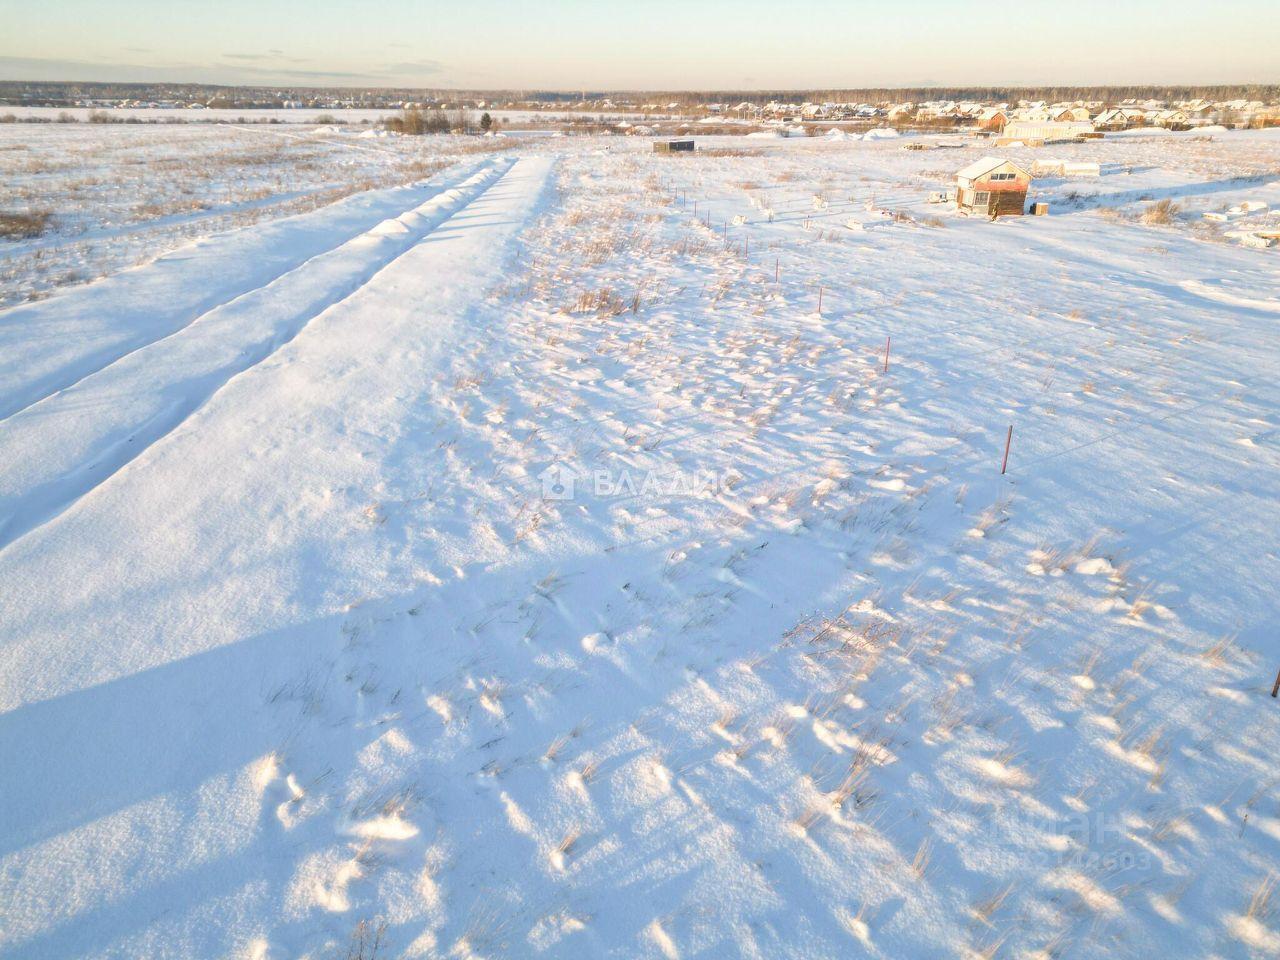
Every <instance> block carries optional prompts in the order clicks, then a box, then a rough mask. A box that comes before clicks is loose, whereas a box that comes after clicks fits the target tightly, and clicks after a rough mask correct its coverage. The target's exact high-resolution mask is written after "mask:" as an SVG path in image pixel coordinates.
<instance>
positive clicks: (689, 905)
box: [0, 128, 1280, 960]
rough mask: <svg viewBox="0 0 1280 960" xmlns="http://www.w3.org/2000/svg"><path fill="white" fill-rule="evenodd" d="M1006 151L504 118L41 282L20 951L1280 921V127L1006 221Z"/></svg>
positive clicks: (883, 943)
mask: <svg viewBox="0 0 1280 960" xmlns="http://www.w3.org/2000/svg"><path fill="white" fill-rule="evenodd" d="M146 132H147V131H144V132H143V133H144V134H145V133H146ZM56 133H57V135H58V136H60V137H66V138H68V139H67V140H65V141H63V142H62V144H61V147H60V149H62V150H64V151H65V152H73V151H74V150H76V149H79V150H81V151H82V152H84V153H85V155H86V156H87V155H91V154H92V151H93V149H95V148H94V147H93V144H95V143H99V142H103V141H99V140H86V141H84V142H82V143H80V144H79V146H77V145H76V142H75V140H74V138H75V137H76V136H77V135H79V136H82V137H86V138H104V137H105V138H109V137H111V136H114V135H115V130H114V129H108V130H107V131H106V132H104V131H103V130H101V129H89V128H78V129H68V130H60V131H56ZM150 133H151V135H153V136H155V137H157V138H161V139H158V140H157V144H160V143H167V144H169V146H166V147H163V148H162V147H160V146H158V145H157V146H153V147H149V148H147V149H148V150H157V151H158V150H173V151H178V150H179V149H180V145H178V144H176V142H174V141H168V140H164V139H163V138H167V137H170V136H171V135H172V134H171V132H170V131H168V130H164V129H162V128H155V129H154V130H151V131H150ZM138 135H139V136H142V135H143V134H138ZM242 135H243V136H246V137H247V136H249V134H247V133H237V132H235V131H234V130H233V129H231V128H209V129H208V130H205V131H202V132H201V133H200V136H201V137H205V136H208V137H216V136H225V137H240V136H242ZM5 136H8V134H7V133H6V134H5ZM198 142H199V143H200V144H205V141H204V140H203V139H201V140H199V141H198ZM929 142H930V143H932V142H934V141H932V140H930V141H929ZM956 142H962V141H956ZM963 142H964V143H965V144H966V145H965V146H963V147H962V148H960V149H941V148H939V149H933V150H924V151H906V150H903V149H902V142H901V141H895V140H880V141H850V140H839V139H835V138H831V139H826V138H823V139H784V140H778V141H763V140H748V139H746V138H736V139H729V138H723V139H713V138H708V139H706V140H705V141H702V142H701V143H700V151H699V152H698V153H696V154H694V155H692V156H679V155H676V156H660V155H655V154H653V153H651V152H649V145H648V143H647V142H646V141H644V140H641V139H639V138H594V139H591V138H566V139H563V140H555V141H551V140H545V141H538V142H530V141H526V142H523V143H521V144H520V145H518V146H517V147H515V148H513V149H509V150H504V151H501V152H495V153H477V154H469V153H465V152H463V151H462V149H461V148H459V150H458V151H456V152H455V155H453V156H451V157H449V158H447V159H449V160H451V161H452V162H451V164H450V165H449V166H448V167H446V168H444V169H440V170H438V171H435V172H432V174H431V176H430V177H429V178H428V179H426V180H420V181H416V182H412V183H409V182H403V179H401V180H397V181H395V182H396V183H398V184H400V185H397V186H385V187H383V188H381V189H377V190H371V191H367V192H361V193H357V194H355V195H353V196H350V197H347V198H346V199H344V200H340V201H338V202H336V203H333V204H330V205H327V206H323V207H320V208H318V209H315V210H311V211H310V212H304V213H301V214H298V215H295V216H292V217H287V218H283V217H271V218H269V219H267V220H265V221H264V222H259V223H256V224H254V225H250V226H247V227H245V228H242V229H239V230H236V231H230V232H222V233H217V234H211V235H208V236H202V238H201V239H199V240H198V241H196V242H194V243H190V244H189V245H186V246H180V247H176V248H174V247H173V241H172V240H170V239H161V240H157V241H156V242H154V243H143V244H142V245H141V246H140V247H137V248H131V249H134V250H135V251H138V250H145V251H149V252H150V255H151V256H156V255H157V254H159V256H158V258H157V259H155V260H154V261H153V262H150V263H148V264H146V265H142V266H138V267H135V268H133V269H129V270H124V271H121V272H114V273H113V275H112V276H110V277H108V278H107V279H104V280H100V281H97V282H94V283H89V284H84V285H79V286H72V287H69V288H68V289H66V290H64V291H62V292H59V293H56V294H55V295H53V296H50V297H48V298H47V299H43V300H39V301H38V302H31V303H21V304H17V305H15V306H11V307H9V308H8V309H6V310H3V311H0V611H3V616H2V617H0V645H2V650H3V656H0V770H3V771H4V772H3V776H2V777H0V955H3V956H5V957H13V958H47V957H129V958H136V957H174V958H192V957H201V958H203V957H242V958H254V960H263V958H294V957H311V958H317V960H319V958H329V957H337V958H341V957H349V956H355V955H357V953H359V955H361V956H363V957H364V958H366V960H367V958H370V957H372V956H375V955H376V956H379V957H393V956H420V957H459V958H479V957H485V958H496V957H526V956H529V957H532V956H538V957H543V956H545V957H573V958H576V957H591V956H613V957H654V958H668V960H669V958H692V957H708V958H709V957H727V956H739V955H742V956H753V957H761V958H775V957H804V958H816V957H862V956H865V957H880V958H905V957H910V958H933V957H942V956H958V957H1044V958H1048V957H1099V958H1100V957H1135V958H1136V957H1150V956H1178V957H1224V958H1225V957H1266V956H1274V955H1275V952H1276V942H1277V937H1280V897H1277V896H1275V895H1273V892H1272V891H1273V889H1274V886H1275V883H1276V877H1277V874H1278V873H1280V796H1278V795H1277V785H1278V784H1280V770H1278V769H1277V766H1276V760H1275V747H1276V744H1277V742H1280V705H1278V704H1280V701H1277V700H1273V699H1272V698H1271V697H1270V696H1269V694H1270V692H1271V685H1272V681H1273V679H1274V678H1275V676H1276V670H1277V668H1280V649H1278V647H1277V642H1276V637H1277V632H1276V631H1277V612H1276V605H1277V584H1278V583H1280V554H1278V552H1277V546H1276V541H1275V530H1277V529H1280V470H1278V468H1280V442H1278V440H1280V423H1278V422H1277V418H1278V417H1280V412H1278V411H1280V341H1278V340H1277V337H1276V335H1275V328H1276V324H1277V323H1278V322H1280V289H1278V285H1277V281H1278V280H1280V250H1276V249H1270V250H1264V249H1248V248H1244V247H1240V246H1238V245H1237V244H1236V243H1235V242H1234V241H1233V240H1232V239H1231V238H1229V237H1227V236H1226V231H1228V230H1229V229H1234V228H1236V227H1238V226H1239V221H1240V219H1241V218H1243V219H1247V220H1249V222H1250V223H1253V222H1256V223H1258V224H1265V223H1268V222H1274V215H1273V214H1271V213H1269V212H1265V211H1263V210H1262V209H1261V206H1257V207H1252V206H1251V207H1250V209H1249V212H1248V213H1247V214H1242V215H1241V217H1233V218H1232V219H1230V220H1224V221H1218V220H1205V219H1204V218H1203V217H1202V216H1201V214H1202V213H1204V212H1215V211H1218V210H1219V208H1223V209H1230V208H1232V207H1239V205H1241V204H1243V203H1244V202H1245V201H1251V202H1253V203H1255V204H1258V205H1261V204H1263V203H1265V204H1267V206H1268V208H1269V209H1274V208H1275V207H1277V206H1280V186H1278V185H1277V184H1278V181H1280V137H1277V136H1275V135H1263V134H1247V133H1231V134H1218V135H1215V136H1214V137H1213V138H1212V139H1211V140H1206V139H1203V138H1201V139H1196V138H1194V137H1192V136H1150V137H1125V138H1116V139H1114V140H1112V139H1108V140H1107V141H1104V142H1101V143H1092V144H1089V145H1084V146H1070V147H1050V148H1045V149H1042V150H1038V151H1032V150H1023V149H1015V150H1012V151H1009V154H1010V155H1011V156H1013V157H1014V158H1015V159H1018V160H1020V161H1023V162H1027V163H1030V162H1031V161H1032V160H1041V161H1047V160H1052V159H1067V160H1072V161H1090V160H1092V161H1098V162H1099V163H1100V164H1101V165H1102V166H1101V175H1100V176H1098V177H1095V178H1089V179H1085V180H1075V179H1071V178H1067V177H1058V178H1046V179H1043V180H1040V181H1037V185H1036V192H1037V195H1038V199H1043V200H1048V201H1049V203H1050V205H1051V210H1052V211H1053V215H1051V216H1048V217H1024V218H1014V219H1003V220H1000V221H998V222H995V223H991V222H987V221H986V220H983V219H978V218H966V217H963V216H960V215H958V214H956V213H954V212H952V211H949V210H947V209H946V208H945V207H944V206H942V205H931V204H929V203H928V202H927V201H926V198H927V196H928V194H929V192H930V191H933V190H939V189H943V188H944V187H945V186H947V184H948V180H949V176H950V174H951V173H952V172H954V170H956V169H959V168H960V167H961V166H963V165H965V164H966V163H968V162H970V161H971V160H973V159H975V158H976V157H977V156H979V155H981V153H983V152H988V151H989V148H987V149H986V150H984V148H983V147H981V146H978V145H969V144H968V142H967V141H963ZM351 143H353V144H355V145H371V146H373V147H374V148H378V147H381V146H383V145H384V143H385V141H382V140H378V141H375V142H373V143H372V144H367V143H366V141H364V140H356V139H352V140H351ZM428 143H430V141H428ZM40 149H42V150H43V149H44V148H43V147H40ZM103 149H106V147H105V146H104V147H103ZM199 149H200V150H203V151H206V154H205V155H207V151H208V150H209V149H210V148H209V147H208V146H207V145H206V146H201V147H200V148H199ZM343 149H344V148H343V147H340V146H335V147H333V151H334V152H333V153H332V154H331V155H330V154H325V156H330V157H332V158H337V157H339V156H341V155H342V151H343ZM389 149H395V150H402V149H405V148H404V147H402V146H401V145H400V144H399V141H395V142H394V143H393V145H392V146H391V147H390V148H389ZM352 152H358V151H355V150H353V151H352ZM41 155H42V156H45V155H47V154H41ZM3 156H5V154H4V153H2V152H0V157H3ZM6 162H7V161H6ZM86 162H87V161H86ZM321 162H322V163H323V160H322V161H321ZM353 162H354V158H353ZM394 162H395V163H400V162H402V160H401V159H400V158H399V157H398V158H397V159H396V160H395V161H394ZM279 167H280V170H281V171H282V172H281V173H279V176H281V177H282V178H283V179H282V182H283V183H284V184H286V185H292V184H296V183H297V182H299V178H301V179H302V180H305V179H306V178H305V177H304V176H302V175H298V176H296V177H295V176H294V175H293V174H289V173H287V170H288V162H287V161H281V163H280V165H279ZM329 172H330V173H333V171H332V170H331V171H329ZM428 172H430V171H428ZM224 181H227V182H226V183H224ZM45 182H47V183H48V186H47V187H43V188H39V189H47V190H49V191H50V196H56V195H57V194H56V193H55V191H57V190H58V189H60V187H59V186H58V184H59V183H60V179H59V175H58V174H57V173H56V172H55V173H51V174H50V175H49V177H48V179H47V181H45ZM210 182H211V183H213V184H215V185H216V189H217V190H223V189H225V190H228V191H234V190H238V189H240V187H239V186H238V184H239V182H240V178H239V177H238V175H228V176H227V177H225V178H219V177H217V176H215V177H212V178H211V180H210ZM33 189H35V188H33ZM214 189H215V187H211V188H210V190H211V191H212V190H214ZM1166 198H1167V199H1170V200H1172V201H1173V203H1174V204H1175V205H1176V206H1175V207H1174V208H1172V209H1171V210H1166V211H1165V213H1166V214H1167V216H1165V215H1161V216H1159V217H1157V216H1153V215H1151V210H1152V207H1151V204H1152V203H1154V202H1155V201H1158V200H1161V199H1166ZM37 199H38V198H37ZM93 202H94V203H101V206H100V207H95V208H94V209H104V210H105V209H110V203H109V202H108V201H106V200H103V201H93ZM61 204H62V202H61V201H58V202H57V203H56V204H51V205H54V206H55V208H56V209H59V210H60V209H61V208H62V207H61ZM695 204H696V212H695ZM285 209H287V208H285ZM1269 218H1271V219H1269ZM1166 221H1167V222H1166ZM223 226H224V225H222V224H215V223H206V224H205V227H204V228H201V230H200V232H201V233H202V234H203V233H207V232H209V231H211V230H213V229H221V228H222V227H223ZM123 235H124V234H120V236H123ZM64 242H71V241H70V240H64V238H61V237H59V236H57V235H55V236H54V238H53V247H52V248H50V249H57V248H58V246H59V245H60V244H62V243H64ZM102 243H103V245H104V247H105V248H106V249H108V250H112V249H115V243H116V241H115V240H112V239H109V238H104V239H103V240H102ZM112 262H119V261H112ZM3 282H4V285H5V291H4V292H5V293H6V294H7V293H9V287H10V285H11V284H13V283H15V282H17V281H15V280H12V279H5V280H4V281H3ZM889 338H891V340H890V339H889ZM886 348H888V349H887V363H886ZM1010 426H1012V444H1011V448H1010V451H1009V458H1008V471H1007V473H1006V474H1004V475H1001V471H1000V468H1001V461H1002V457H1003V454H1004V452H1005V443H1006V438H1007V436H1008V431H1009V428H1010Z"/></svg>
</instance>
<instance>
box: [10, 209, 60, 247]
mask: <svg viewBox="0 0 1280 960" xmlns="http://www.w3.org/2000/svg"><path fill="white" fill-rule="evenodd" d="M52 219H53V214H52V213H50V212H49V211H48V210H32V211H30V212H28V213H0V237H2V238H4V239H5V240H30V239H31V238H32V237H38V236H40V235H41V234H42V233H44V232H45V230H47V229H48V228H49V221H50V220H52Z"/></svg>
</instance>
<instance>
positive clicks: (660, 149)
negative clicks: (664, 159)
mask: <svg viewBox="0 0 1280 960" xmlns="http://www.w3.org/2000/svg"><path fill="white" fill-rule="evenodd" d="M653 152H654V153H692V152H693V141H692V140H655V141H654V142H653Z"/></svg>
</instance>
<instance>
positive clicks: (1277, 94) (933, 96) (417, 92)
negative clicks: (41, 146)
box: [0, 80, 1280, 106]
mask: <svg viewBox="0 0 1280 960" xmlns="http://www.w3.org/2000/svg"><path fill="white" fill-rule="evenodd" d="M325 98H330V99H337V100H344V101H348V102H350V103H353V104H364V103H367V104H370V105H376V106H382V105H385V104H388V103H394V102H397V101H410V102H434V103H451V104H457V103H460V102H464V101H478V100H484V101H487V102H490V103H501V102H523V101H538V102H543V103H561V104H565V103H576V102H580V101H583V100H587V101H596V100H604V99H611V100H613V101H614V102H615V103H617V102H629V103H633V104H646V103H659V104H662V105H664V106H665V105H666V104H668V103H678V104H681V105H683V106H694V105H697V104H705V103H731V104H734V103H741V102H743V101H746V102H749V103H761V104H763V103H767V102H769V101H770V100H779V101H784V102H799V101H810V102H817V103H824V102H829V103H901V102H903V101H913V102H919V101H922V100H972V101H978V102H983V103H1001V102H1010V103H1012V102H1016V101H1018V100H1046V101H1049V102H1058V101H1073V100H1087V101H1101V102H1104V103H1117V102H1120V101H1122V100H1128V99H1134V100H1148V99H1154V100H1166V101H1168V100H1193V99H1196V98H1203V99H1205V100H1239V99H1245V100H1262V101H1265V102H1273V101H1276V100H1280V84H1266V83H1247V84H1208V85H1206V84H1185V85H1180V84H1128V85H1123V86H1082V87H1068V86H1047V87H1012V86H1008V87H1002V86H990V87H948V86H933V87H850V88H829V89H807V90H801V89H793V90H782V89H779V90H611V91H605V90H531V89H524V90H519V89H511V90H460V89H444V88H439V89H431V88H422V87H415V88H410V87H376V88H375V87H358V88H356V87H288V86H269V87H264V86H252V87H249V86H224V85H215V84H202V83H100V82H72V81H59V82H55V81H22V80H3V81H0V103H9V104H14V105H17V104H31V103H37V102H43V103H46V104H49V105H53V106H63V105H70V104H71V103H74V102H75V101H78V100H86V99H88V100H120V99H130V100H142V101H171V100H180V101H190V102H202V103H203V102H207V101H209V100H217V101H225V103H226V105H227V106H248V105H251V104H252V105H256V106H272V105H279V103H280V102H281V101H303V102H305V101H312V100H320V99H325Z"/></svg>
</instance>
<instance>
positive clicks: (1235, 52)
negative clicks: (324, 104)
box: [0, 0, 1280, 90]
mask: <svg viewBox="0 0 1280 960" xmlns="http://www.w3.org/2000/svg"><path fill="white" fill-rule="evenodd" d="M0 79H70V80H193V81H206V82H218V83H253V84H290V85H328V84H342V85H350V86H431V87H437V86H455V87H477V88H497V87H517V88H519V87H538V88H560V89H582V88H587V89H596V90H600V89H623V88H649V89H688V88H707V87H722V88H751V89H760V88H770V89H772V88H823V87H861V86H909V85H917V84H935V83H936V84H985V83H992V84H996V83H998V84H1100V83H1113V84H1119V83H1174V82H1185V83H1241V82H1264V83H1274V82H1277V81H1280V0H1217V2H1214V3H1209V2H1206V0H1165V2H1153V0H1060V2H1048V0H1018V2H1010V0H1002V2H972V0H898V2H875V3H872V2H864V0H803V2H793V3H784V2H780V0H769V2H765V0H735V2H723V0H648V2H643V3H641V2H623V0H596V2H591V0H541V2H538V0H525V2H517V0H469V2H451V3H440V2H435V0H416V2H415V0H221V2H216V0H198V2H196V0H114V2H108V0H47V2H43V3H39V2H33V0H0Z"/></svg>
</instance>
